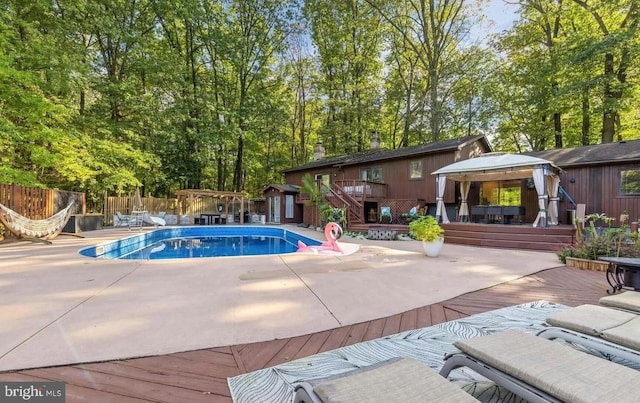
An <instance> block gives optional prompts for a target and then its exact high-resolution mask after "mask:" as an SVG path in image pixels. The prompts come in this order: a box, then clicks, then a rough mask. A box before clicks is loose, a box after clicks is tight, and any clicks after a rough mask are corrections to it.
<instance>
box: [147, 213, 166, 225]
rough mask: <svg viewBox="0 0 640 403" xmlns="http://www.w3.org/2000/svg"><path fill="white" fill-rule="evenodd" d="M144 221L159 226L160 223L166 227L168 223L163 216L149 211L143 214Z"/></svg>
mask: <svg viewBox="0 0 640 403" xmlns="http://www.w3.org/2000/svg"><path fill="white" fill-rule="evenodd" d="M142 222H144V223H146V224H151V225H153V226H154V227H157V226H158V225H160V226H163V227H164V226H165V225H167V222H166V221H165V220H164V219H163V218H160V217H155V216H152V215H150V214H149V213H143V214H142Z"/></svg>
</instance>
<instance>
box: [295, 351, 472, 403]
mask: <svg viewBox="0 0 640 403" xmlns="http://www.w3.org/2000/svg"><path fill="white" fill-rule="evenodd" d="M293 402H294V403H330V402H349V403H357V402H362V403H371V402H385V403H394V402H397V403H411V402H416V403H423V402H452V403H458V402H462V403H464V402H477V400H476V399H475V398H473V397H472V396H471V395H470V394H468V393H466V392H465V391H463V390H462V389H460V388H459V387H457V386H455V385H454V384H453V383H451V382H449V381H448V380H446V379H445V378H443V377H441V376H440V375H438V373H437V372H435V371H433V370H431V369H430V368H428V367H427V366H425V365H423V364H422V363H420V362H418V361H416V360H414V359H412V358H395V359H391V360H388V361H383V362H381V363H380V364H375V365H371V366H368V367H363V368H360V369H357V370H354V371H351V372H347V373H344V374H340V375H336V376H332V377H328V378H322V379H316V380H312V381H308V382H303V383H301V384H299V385H298V386H297V387H296V394H295V397H294V399H293Z"/></svg>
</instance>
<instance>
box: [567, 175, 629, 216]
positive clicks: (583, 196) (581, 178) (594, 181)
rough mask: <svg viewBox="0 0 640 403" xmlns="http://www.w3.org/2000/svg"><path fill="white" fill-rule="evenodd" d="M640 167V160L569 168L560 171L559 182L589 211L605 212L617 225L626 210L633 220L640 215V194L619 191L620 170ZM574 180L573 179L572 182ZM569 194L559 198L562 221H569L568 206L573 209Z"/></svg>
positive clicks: (589, 212)
mask: <svg viewBox="0 0 640 403" xmlns="http://www.w3.org/2000/svg"><path fill="white" fill-rule="evenodd" d="M628 169H640V164H615V165H606V166H605V165H602V166H597V167H593V166H588V167H577V168H566V169H565V171H564V172H562V173H561V174H560V185H561V186H562V187H563V188H564V189H565V190H566V191H567V193H569V195H570V196H571V197H572V198H573V199H574V200H575V201H576V203H582V204H585V205H586V214H591V213H605V214H606V215H607V216H609V217H613V218H615V219H616V221H614V222H613V225H618V224H619V222H618V218H619V217H620V214H622V213H623V212H624V211H626V212H627V213H628V214H629V218H630V219H631V221H638V220H639V219H640V196H627V195H621V194H620V190H619V189H620V171H621V170H628ZM572 180H573V183H572ZM574 208H575V207H574V206H573V205H571V203H570V202H569V200H568V199H567V198H562V199H561V201H560V208H559V210H560V211H559V215H560V217H559V218H560V221H561V222H563V223H565V222H566V212H567V209H574Z"/></svg>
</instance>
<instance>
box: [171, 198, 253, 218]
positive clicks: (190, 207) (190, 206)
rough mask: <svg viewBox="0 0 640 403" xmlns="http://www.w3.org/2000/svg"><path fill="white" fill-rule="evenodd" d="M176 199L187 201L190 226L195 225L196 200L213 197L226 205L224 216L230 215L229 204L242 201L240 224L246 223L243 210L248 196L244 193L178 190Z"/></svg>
mask: <svg viewBox="0 0 640 403" xmlns="http://www.w3.org/2000/svg"><path fill="white" fill-rule="evenodd" d="M176 197H177V198H178V201H179V202H182V201H183V200H186V201H187V202H188V210H187V215H188V216H189V224H193V223H194V219H193V215H194V212H193V206H194V204H195V203H194V202H195V200H197V199H199V198H201V197H212V198H217V199H220V200H221V201H222V203H223V204H224V214H225V216H227V215H228V214H229V202H234V201H236V200H239V201H240V206H241V208H240V224H243V223H244V214H243V212H242V209H243V208H244V198H245V197H246V195H245V194H244V193H243V192H224V191H218V190H202V189H184V190H178V191H177V192H176Z"/></svg>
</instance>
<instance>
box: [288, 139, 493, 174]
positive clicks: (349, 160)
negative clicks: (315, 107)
mask: <svg viewBox="0 0 640 403" xmlns="http://www.w3.org/2000/svg"><path fill="white" fill-rule="evenodd" d="M475 141H480V142H482V143H484V145H485V146H486V148H487V150H491V146H490V145H489V142H488V141H487V138H486V137H485V136H484V135H478V136H467V137H460V138H457V139H451V140H444V141H438V142H435V143H426V144H421V145H417V146H412V147H403V148H397V149H395V150H389V149H386V148H377V149H372V150H367V151H361V152H358V153H353V154H346V155H341V156H335V157H329V158H325V159H321V160H318V161H313V162H310V163H308V164H304V165H299V166H297V167H293V168H289V169H285V170H283V171H282V172H283V173H287V172H296V171H303V170H308V169H312V168H320V167H342V166H347V165H357V164H365V163H369V162H375V161H383V160H390V159H397V158H405V157H412V156H417V155H423V154H433V153H437V152H444V151H452V150H453V151H455V150H459V149H460V148H462V147H464V146H465V145H467V144H469V143H472V142H475Z"/></svg>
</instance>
